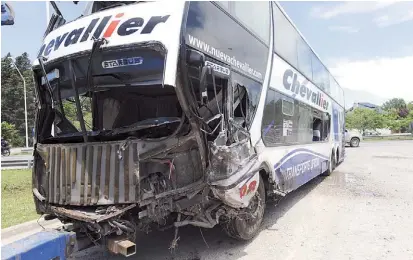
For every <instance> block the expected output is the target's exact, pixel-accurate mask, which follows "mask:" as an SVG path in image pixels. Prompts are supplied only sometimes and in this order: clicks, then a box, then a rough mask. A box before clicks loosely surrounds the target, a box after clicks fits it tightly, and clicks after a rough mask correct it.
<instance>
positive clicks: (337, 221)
mask: <svg viewBox="0 0 413 260" xmlns="http://www.w3.org/2000/svg"><path fill="white" fill-rule="evenodd" d="M346 151H347V158H346V160H345V162H344V163H342V164H341V165H340V166H339V167H338V168H337V169H336V170H335V171H334V173H333V174H332V175H331V176H329V177H326V178H323V177H318V178H316V179H315V180H313V181H311V182H310V183H308V184H306V185H305V186H303V187H302V188H300V189H299V190H297V191H295V192H293V193H291V194H289V195H288V196H286V197H285V199H284V200H283V201H281V202H280V203H279V204H278V205H277V206H275V205H273V204H268V205H267V208H266V213H265V220H264V223H263V225H262V230H261V232H260V233H259V235H258V236H257V237H256V238H255V239H254V240H252V241H250V242H238V241H235V240H232V239H230V238H227V237H226V236H225V234H224V233H223V232H222V231H221V230H220V228H219V227H217V228H214V229H212V230H205V229H203V230H202V232H203V236H204V238H205V242H204V239H203V238H202V235H201V231H200V229H199V228H195V227H187V228H182V229H181V230H180V233H179V236H180V240H179V246H178V248H177V249H176V250H175V251H174V252H171V251H170V250H169V249H168V247H169V245H170V242H171V240H172V237H173V232H172V231H166V232H152V233H149V235H143V234H142V235H141V234H140V235H138V238H137V241H136V244H137V254H136V255H135V256H132V257H129V258H128V259H139V260H144V259H150V260H152V259H185V260H196V259H211V260H221V259H223V260H234V259H272V260H274V259H282V260H284V259H311V260H312V259H326V260H330V259H334V260H338V259H363V260H364V259H374V260H377V259H413V242H412V241H413V188H412V187H413V141H391V142H368V143H361V144H360V147H359V148H348V149H347V150H346ZM71 259H72V260H74V259H76V260H80V259H85V260H92V259H93V260H106V259H113V260H117V259H125V258H123V257H121V256H113V255H110V254H109V253H108V252H106V251H105V250H103V249H101V248H98V247H95V248H91V249H88V250H86V251H84V252H78V253H76V254H75V255H74V256H73V257H72V258H71Z"/></svg>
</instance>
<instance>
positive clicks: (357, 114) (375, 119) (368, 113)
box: [346, 108, 384, 132]
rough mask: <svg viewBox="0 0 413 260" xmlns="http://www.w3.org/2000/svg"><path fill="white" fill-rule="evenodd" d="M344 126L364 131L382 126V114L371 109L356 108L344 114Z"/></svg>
mask: <svg viewBox="0 0 413 260" xmlns="http://www.w3.org/2000/svg"><path fill="white" fill-rule="evenodd" d="M346 127H347V128H349V129H358V130H361V131H362V132H364V131H365V130H367V129H377V128H382V127H384V118H383V115H382V114H380V113H379V112H377V111H376V110H373V109H368V108H356V109H354V110H353V111H352V112H350V113H348V114H347V115H346Z"/></svg>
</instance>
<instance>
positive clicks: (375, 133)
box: [363, 130, 381, 136]
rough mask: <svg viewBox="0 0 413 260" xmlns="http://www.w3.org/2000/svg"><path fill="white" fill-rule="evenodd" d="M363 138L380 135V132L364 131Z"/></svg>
mask: <svg viewBox="0 0 413 260" xmlns="http://www.w3.org/2000/svg"><path fill="white" fill-rule="evenodd" d="M363 135H364V136H372V135H376V136H378V135H381V134H380V132H378V131H376V130H366V131H364V134H363Z"/></svg>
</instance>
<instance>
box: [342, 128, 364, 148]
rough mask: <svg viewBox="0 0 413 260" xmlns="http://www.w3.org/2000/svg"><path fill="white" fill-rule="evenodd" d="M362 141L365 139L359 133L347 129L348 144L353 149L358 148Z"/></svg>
mask: <svg viewBox="0 0 413 260" xmlns="http://www.w3.org/2000/svg"><path fill="white" fill-rule="evenodd" d="M361 140H363V137H362V135H361V134H360V133H359V132H358V131H352V130H350V131H349V130H347V129H346V144H349V145H350V146H351V147H358V146H359V145H360V141H361Z"/></svg>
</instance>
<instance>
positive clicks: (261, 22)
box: [231, 1, 270, 44]
mask: <svg viewBox="0 0 413 260" xmlns="http://www.w3.org/2000/svg"><path fill="white" fill-rule="evenodd" d="M231 4H232V5H233V8H232V10H233V11H234V15H235V16H236V17H237V18H238V19H239V20H240V21H241V22H242V23H243V24H244V25H245V26H246V27H247V28H248V29H250V30H251V31H252V32H253V33H255V34H256V35H257V36H258V37H260V38H261V39H262V40H263V41H264V42H265V43H266V44H269V42H270V4H269V2H264V1H263V2H260V1H257V2H252V1H251V2H250V1H245V2H238V1H234V2H231Z"/></svg>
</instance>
